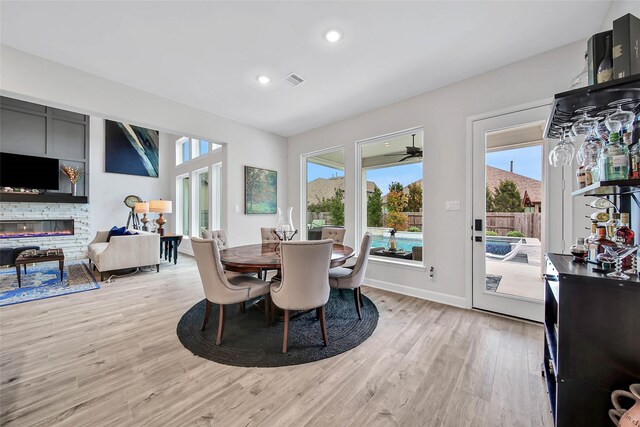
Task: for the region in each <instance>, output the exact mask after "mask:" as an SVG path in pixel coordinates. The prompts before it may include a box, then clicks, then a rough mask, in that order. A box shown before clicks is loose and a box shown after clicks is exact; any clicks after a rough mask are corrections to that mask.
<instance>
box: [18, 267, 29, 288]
mask: <svg viewBox="0 0 640 427" xmlns="http://www.w3.org/2000/svg"><path fill="white" fill-rule="evenodd" d="M26 266H27V265H26V264H25V267H26ZM25 273H26V271H25ZM16 274H17V275H18V287H19V288H21V287H22V281H21V278H20V265H19V264H16Z"/></svg>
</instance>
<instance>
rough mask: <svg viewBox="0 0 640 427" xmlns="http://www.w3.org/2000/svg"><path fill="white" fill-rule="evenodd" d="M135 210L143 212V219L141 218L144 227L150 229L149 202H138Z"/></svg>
mask: <svg viewBox="0 0 640 427" xmlns="http://www.w3.org/2000/svg"><path fill="white" fill-rule="evenodd" d="M133 211H134V212H135V213H137V214H142V219H141V220H140V222H141V223H142V229H143V230H145V231H147V230H149V228H148V227H147V223H148V222H149V218H147V214H148V213H149V202H136V205H135V207H134V208H133Z"/></svg>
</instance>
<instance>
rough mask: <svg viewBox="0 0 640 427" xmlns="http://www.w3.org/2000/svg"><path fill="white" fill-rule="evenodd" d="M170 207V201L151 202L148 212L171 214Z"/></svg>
mask: <svg viewBox="0 0 640 427" xmlns="http://www.w3.org/2000/svg"><path fill="white" fill-rule="evenodd" d="M172 206H173V205H172V203H171V200H151V201H150V202H149V212H154V213H171V212H172Z"/></svg>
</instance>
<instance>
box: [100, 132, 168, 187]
mask: <svg viewBox="0 0 640 427" xmlns="http://www.w3.org/2000/svg"><path fill="white" fill-rule="evenodd" d="M158 142H159V132H158V131H157V130H152V129H146V128H143V127H140V126H135V125H132V124H129V123H121V122H113V121H111V120H105V172H111V173H121V174H126V175H140V176H151V177H155V178H157V177H158V167H159V162H158V154H159V153H158V151H159V144H158Z"/></svg>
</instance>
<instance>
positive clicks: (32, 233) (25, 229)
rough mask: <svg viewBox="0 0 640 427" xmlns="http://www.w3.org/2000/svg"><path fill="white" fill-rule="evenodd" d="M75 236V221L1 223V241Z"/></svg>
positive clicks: (33, 220)
mask: <svg viewBox="0 0 640 427" xmlns="http://www.w3.org/2000/svg"><path fill="white" fill-rule="evenodd" d="M73 235H74V224H73V219H24V220H16V219H13V220H1V221H0V239H20V238H33V237H51V236H73Z"/></svg>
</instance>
